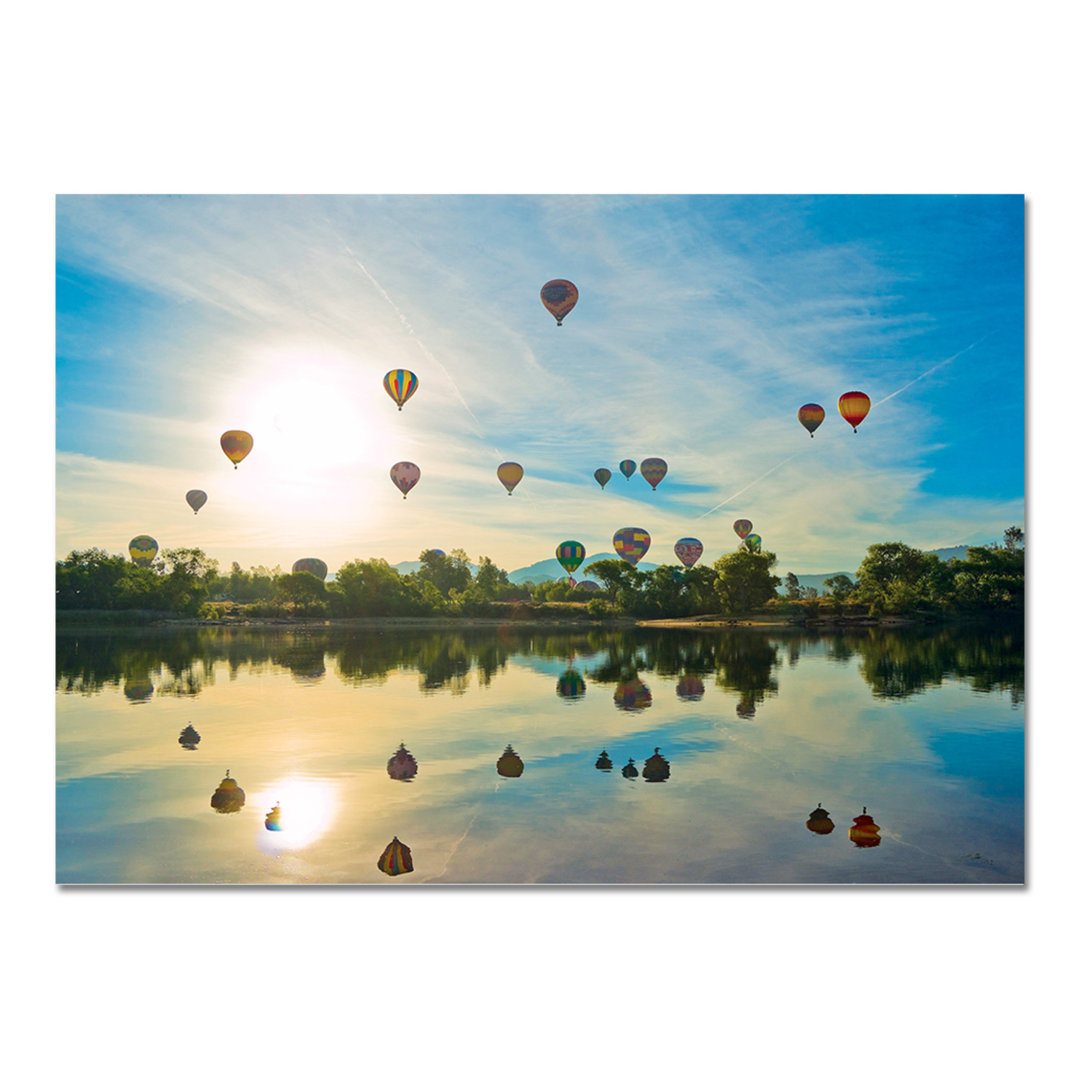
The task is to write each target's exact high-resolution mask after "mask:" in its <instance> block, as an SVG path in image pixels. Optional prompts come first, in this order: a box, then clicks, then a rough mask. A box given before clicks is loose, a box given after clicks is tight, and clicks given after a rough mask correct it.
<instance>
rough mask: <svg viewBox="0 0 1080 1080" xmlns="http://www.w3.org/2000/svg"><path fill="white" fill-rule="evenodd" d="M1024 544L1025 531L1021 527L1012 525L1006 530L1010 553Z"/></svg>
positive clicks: (1007, 547) (1006, 545) (1006, 540)
mask: <svg viewBox="0 0 1080 1080" xmlns="http://www.w3.org/2000/svg"><path fill="white" fill-rule="evenodd" d="M1023 543H1024V530H1023V529H1021V528H1020V526H1019V525H1010V526H1009V527H1008V528H1007V529H1006V530H1005V547H1006V549H1007V550H1008V551H1015V550H1016V549H1017V548H1018V547H1020V546H1021V545H1022V544H1023Z"/></svg>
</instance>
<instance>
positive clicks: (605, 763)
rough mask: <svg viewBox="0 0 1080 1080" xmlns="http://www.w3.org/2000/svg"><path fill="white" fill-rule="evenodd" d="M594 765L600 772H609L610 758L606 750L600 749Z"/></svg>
mask: <svg viewBox="0 0 1080 1080" xmlns="http://www.w3.org/2000/svg"><path fill="white" fill-rule="evenodd" d="M596 767H597V768H598V769H599V770H600V771H601V772H611V758H609V757H608V754H607V751H606V750H601V751H600V756H599V757H598V758H597V759H596Z"/></svg>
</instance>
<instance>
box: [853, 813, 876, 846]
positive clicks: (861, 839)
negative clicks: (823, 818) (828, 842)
mask: <svg viewBox="0 0 1080 1080" xmlns="http://www.w3.org/2000/svg"><path fill="white" fill-rule="evenodd" d="M851 820H852V821H853V822H854V824H853V825H852V826H851V828H850V829H848V839H849V840H850V841H851V842H852V843H853V844H854V845H855V846H856V847H877V846H878V844H880V843H881V837H880V836H879V835H878V834H879V833H880V832H881V826H880V825H875V824H874V819H873V818H872V817H871V816H870V815H869V814H868V813H867V812H866V807H865V806H864V807H863V808H862V813H861V814H859V815H858V816H857V817H854V818H852V819H851Z"/></svg>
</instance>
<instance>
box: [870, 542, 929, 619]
mask: <svg viewBox="0 0 1080 1080" xmlns="http://www.w3.org/2000/svg"><path fill="white" fill-rule="evenodd" d="M944 566H945V564H944V563H942V561H941V560H940V559H939V558H938V557H937V556H936V555H928V554H925V553H924V552H922V551H919V550H918V548H913V547H909V546H908V545H907V544H902V543H900V542H899V541H889V542H888V543H884V544H871V545H870V546H869V547H868V548H867V549H866V557H865V558H864V559H863V561H862V563H861V564H860V566H859V569H858V571H857V574H856V576H857V578H858V582H857V599H859V600H861V601H862V602H864V603H866V604H868V605H869V610H870V614H871V615H879V614H900V613H902V612H911V611H915V610H916V609H917V608H919V607H920V606H923V605H926V606H938V604H939V603H940V600H941V588H942V585H943V583H944V581H945V577H946V576H947V574H948V571H947V570H946V572H945V575H943V573H942V571H943V568H944Z"/></svg>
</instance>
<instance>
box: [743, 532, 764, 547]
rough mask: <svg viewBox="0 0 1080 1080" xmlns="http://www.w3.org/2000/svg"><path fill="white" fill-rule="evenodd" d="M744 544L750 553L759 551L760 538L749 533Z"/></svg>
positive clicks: (755, 534)
mask: <svg viewBox="0 0 1080 1080" xmlns="http://www.w3.org/2000/svg"><path fill="white" fill-rule="evenodd" d="M746 542H747V543H748V544H749V545H750V550H751V551H760V550H761V537H760V536H758V534H757V533H751V534H750V535H749V536H748V537H747V538H746Z"/></svg>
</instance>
